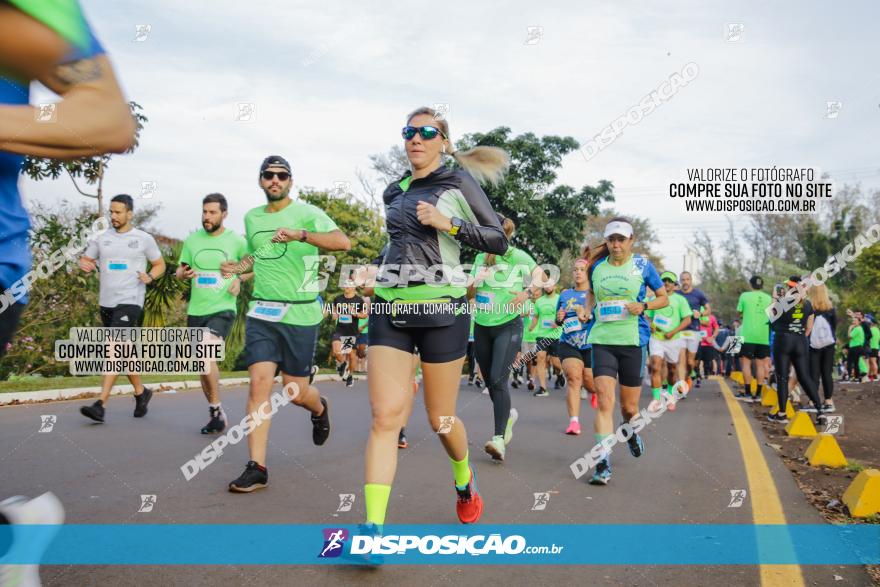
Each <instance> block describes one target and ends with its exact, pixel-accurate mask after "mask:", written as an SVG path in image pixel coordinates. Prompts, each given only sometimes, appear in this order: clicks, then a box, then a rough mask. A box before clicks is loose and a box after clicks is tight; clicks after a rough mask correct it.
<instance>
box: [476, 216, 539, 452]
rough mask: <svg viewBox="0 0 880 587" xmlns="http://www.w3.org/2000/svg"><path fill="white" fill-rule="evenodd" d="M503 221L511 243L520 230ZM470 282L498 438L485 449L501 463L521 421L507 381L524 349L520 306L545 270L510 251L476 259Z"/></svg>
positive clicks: (519, 252)
mask: <svg viewBox="0 0 880 587" xmlns="http://www.w3.org/2000/svg"><path fill="white" fill-rule="evenodd" d="M499 219H500V220H501V226H502V228H503V229H504V234H505V235H506V236H507V239H508V242H509V241H510V240H511V239H512V238H513V233H514V231H515V230H516V225H515V223H514V222H513V220H512V219H510V218H504V217H500V218H499ZM471 277H472V278H473V279H474V283H473V284H472V285H471V286H470V288H469V290H468V295H469V296H471V297H473V298H474V299H475V300H476V313H475V314H474V322H476V324H477V325H476V327H474V342H475V343H476V347H475V349H476V356H477V363H479V365H480V372H481V373H482V374H483V376H484V377H485V379H486V388H487V389H488V390H489V397H490V398H491V399H492V408H493V414H494V420H495V430H494V434H493V436H492V437H491V438H490V439H489V441H488V442H486V444H485V447H484V448H485V450H486V452H487V453H488V454H489V455H490V456H491V457H492V458H493V459H495V460H497V461H503V460H504V455H505V452H506V448H507V445H509V444H510V440H511V438H512V437H513V425H514V424H515V423H516V420H517V417H518V414H517V411H516V410H515V409H512V408H511V407H510V404H511V402H510V389H509V387H508V382H509V379H510V370H511V367H512V366H513V363H514V360H515V359H516V354H517V353H518V352H519V351H520V347H521V346H522V336H523V321H522V313H523V306H522V305H523V303H524V302H525V301H526V300H527V299H530V298H531V297H533V292H532V283H533V282H537V283H544V279H545V277H544V271H543V270H542V269H541V268H540V267H538V264H537V263H535V260H534V259H532V257H531V256H530V255H529V254H528V253H526V252H525V251H523V250H522V249H518V248H516V247H513V246H511V247H509V248H508V249H507V251H506V252H505V253H504V255H492V254H489V255H487V254H485V253H480V254H479V255H477V258H476V260H475V261H474V266H473V268H472V269H471ZM535 289H537V288H535ZM535 307H536V309H537V306H535ZM539 376H540V373H539Z"/></svg>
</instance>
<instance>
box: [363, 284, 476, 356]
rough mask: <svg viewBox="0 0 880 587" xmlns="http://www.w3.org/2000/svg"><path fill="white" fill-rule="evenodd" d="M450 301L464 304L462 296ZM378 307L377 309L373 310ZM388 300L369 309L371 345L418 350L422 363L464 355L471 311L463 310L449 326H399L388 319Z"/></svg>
mask: <svg viewBox="0 0 880 587" xmlns="http://www.w3.org/2000/svg"><path fill="white" fill-rule="evenodd" d="M452 303H456V304H466V303H467V300H466V299H465V298H463V297H462V298H457V299H453V300H452ZM376 309H378V310H379V311H376ZM384 309H387V304H378V305H377V306H375V307H374V311H373V312H370V322H369V326H368V328H369V331H370V346H390V347H391V348H395V349H399V350H401V351H405V352H407V353H415V352H418V353H419V355H420V356H421V359H422V361H423V362H425V363H448V362H449V361H454V360H456V359H460V358H462V357H464V356H465V354H466V353H467V344H468V337H469V335H470V330H471V315H470V314H469V313H467V312H462V313H461V314H458V315H457V316H456V317H455V320H454V321H453V323H452V324H450V325H449V326H443V327H440V328H436V327H435V328H398V327H397V326H394V325H393V324H392V323H391V316H390V315H389V314H388V313H387V311H381V310H384Z"/></svg>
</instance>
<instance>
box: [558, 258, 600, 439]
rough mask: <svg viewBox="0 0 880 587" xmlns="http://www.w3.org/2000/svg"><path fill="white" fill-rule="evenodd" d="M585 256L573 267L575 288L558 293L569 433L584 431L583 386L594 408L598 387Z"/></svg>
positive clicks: (576, 433)
mask: <svg viewBox="0 0 880 587" xmlns="http://www.w3.org/2000/svg"><path fill="white" fill-rule="evenodd" d="M588 268H589V265H588V262H587V260H586V259H578V260H577V261H575V263H574V268H573V269H572V279H573V280H574V287H573V288H570V289H566V290H564V291H563V292H562V293H561V294H559V299H558V300H557V302H556V319H555V322H556V326H557V330H559V331H560V333H561V334H560V336H559V347H558V348H559V358H560V359H562V369H563V371H564V372H565V380H566V382H567V383H568V397H567V400H566V404H567V407H568V428H567V429H566V430H565V433H566V434H571V435H579V434H580V433H581V425H580V420H579V417H580V410H581V401H580V400H581V395H580V394H581V386H584V387H586V388H587V390H588V391H589V392H590V397H591V403H592V404H593V408H596V406H597V405H598V404H597V403H596V401H597V397H596V390H595V388H594V385H593V363H592V357H591V354H592V347H591V345H590V342H589V335H590V329H591V328H592V326H593V320H591V319H590V306H589V299H588V298H589V293H590V286H589V282H588V281H587V269H588Z"/></svg>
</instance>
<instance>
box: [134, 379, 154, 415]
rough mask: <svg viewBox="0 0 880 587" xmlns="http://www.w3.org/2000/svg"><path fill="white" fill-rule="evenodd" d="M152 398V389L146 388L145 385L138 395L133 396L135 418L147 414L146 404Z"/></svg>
mask: <svg viewBox="0 0 880 587" xmlns="http://www.w3.org/2000/svg"><path fill="white" fill-rule="evenodd" d="M152 398H153V390H152V389H147V388H146V387H145V388H144V390H143V391H142V392H141V393H140V395H136V396H134V417H135V418H143V417H144V416H146V415H147V405H149V403H150V400H151V399H152Z"/></svg>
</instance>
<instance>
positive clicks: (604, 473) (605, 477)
mask: <svg viewBox="0 0 880 587" xmlns="http://www.w3.org/2000/svg"><path fill="white" fill-rule="evenodd" d="M609 481H611V457H605V458H604V459H602V460H601V461H599V462H598V463H597V464H596V471H595V472H594V473H593V477H592V478H591V479H590V485H608V482H609Z"/></svg>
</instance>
